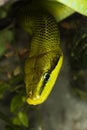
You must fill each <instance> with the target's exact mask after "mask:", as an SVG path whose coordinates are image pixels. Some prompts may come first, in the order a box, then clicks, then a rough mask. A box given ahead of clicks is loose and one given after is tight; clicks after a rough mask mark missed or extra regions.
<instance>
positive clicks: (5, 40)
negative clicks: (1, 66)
mask: <svg viewBox="0 0 87 130" xmlns="http://www.w3.org/2000/svg"><path fill="white" fill-rule="evenodd" d="M12 40H13V32H12V31H10V30H4V31H0V56H2V55H3V54H4V52H5V50H6V45H7V44H10V43H11V41H12Z"/></svg>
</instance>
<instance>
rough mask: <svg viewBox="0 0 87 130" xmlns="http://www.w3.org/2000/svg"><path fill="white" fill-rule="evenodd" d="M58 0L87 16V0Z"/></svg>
mask: <svg viewBox="0 0 87 130" xmlns="http://www.w3.org/2000/svg"><path fill="white" fill-rule="evenodd" d="M56 1H57V2H60V3H62V4H64V5H66V6H68V7H70V8H71V9H73V10H75V11H77V12H79V13H81V14H83V15H85V16H87V0H56Z"/></svg>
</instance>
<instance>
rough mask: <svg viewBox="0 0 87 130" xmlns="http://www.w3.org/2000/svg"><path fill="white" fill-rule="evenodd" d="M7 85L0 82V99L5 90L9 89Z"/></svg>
mask: <svg viewBox="0 0 87 130" xmlns="http://www.w3.org/2000/svg"><path fill="white" fill-rule="evenodd" d="M9 87H10V86H9V84H7V83H5V82H0V98H2V97H3V94H4V92H5V91H6V90H8V89H9Z"/></svg>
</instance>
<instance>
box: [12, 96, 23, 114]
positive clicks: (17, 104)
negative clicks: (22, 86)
mask: <svg viewBox="0 0 87 130" xmlns="http://www.w3.org/2000/svg"><path fill="white" fill-rule="evenodd" d="M23 99H24V96H23V95H22V94H20V95H15V96H14V97H13V99H12V101H11V106H10V110H11V112H17V111H18V110H19V109H20V108H21V107H22V105H23V103H24V100H23Z"/></svg>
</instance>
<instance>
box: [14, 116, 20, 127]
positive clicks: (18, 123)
mask: <svg viewBox="0 0 87 130" xmlns="http://www.w3.org/2000/svg"><path fill="white" fill-rule="evenodd" d="M12 122H13V124H14V125H18V126H21V121H20V119H19V117H18V116H16V117H14V118H13V121H12Z"/></svg>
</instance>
